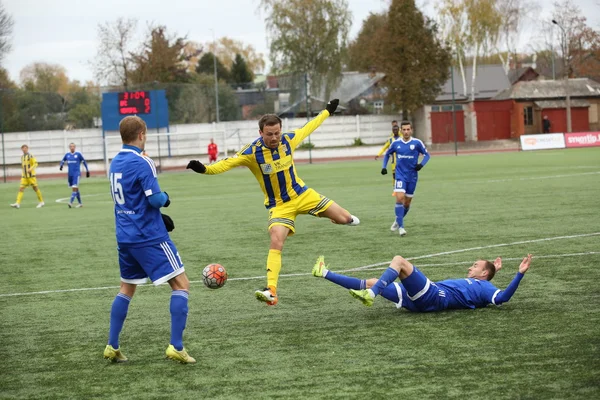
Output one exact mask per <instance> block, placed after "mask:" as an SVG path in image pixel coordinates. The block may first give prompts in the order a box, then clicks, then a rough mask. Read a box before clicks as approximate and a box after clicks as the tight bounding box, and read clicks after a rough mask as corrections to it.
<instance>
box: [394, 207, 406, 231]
mask: <svg viewBox="0 0 600 400" xmlns="http://www.w3.org/2000/svg"><path fill="white" fill-rule="evenodd" d="M394 211H395V212H396V223H397V224H398V226H400V227H402V228H403V227H404V204H402V203H396V208H394Z"/></svg>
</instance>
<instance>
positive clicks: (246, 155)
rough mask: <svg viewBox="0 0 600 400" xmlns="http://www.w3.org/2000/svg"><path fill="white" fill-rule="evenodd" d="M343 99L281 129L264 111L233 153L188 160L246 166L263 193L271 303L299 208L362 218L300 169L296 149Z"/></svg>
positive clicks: (214, 168)
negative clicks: (248, 139)
mask: <svg viewBox="0 0 600 400" xmlns="http://www.w3.org/2000/svg"><path fill="white" fill-rule="evenodd" d="M338 104H339V100H338V99H335V100H331V101H330V102H329V103H327V107H326V109H325V110H323V111H322V112H321V113H320V114H319V115H318V116H316V117H315V118H313V119H312V120H311V121H309V122H308V123H307V124H306V125H304V126H303V127H302V128H300V129H296V130H295V131H293V132H287V133H283V134H282V133H281V119H280V118H279V117H278V116H277V115H274V114H267V115H264V116H263V117H262V118H261V119H260V121H259V123H258V125H259V133H260V137H259V138H258V139H256V140H254V141H253V142H252V143H250V144H248V145H246V146H245V147H244V148H242V149H241V150H240V151H239V152H238V153H237V154H236V155H235V156H234V157H232V158H226V159H224V160H221V161H218V162H216V163H214V164H212V165H207V166H205V165H204V164H202V163H201V162H200V161H197V160H193V161H190V162H189V164H188V166H187V168H190V169H192V170H194V171H195V172H198V173H201V174H208V175H215V174H221V173H223V172H226V171H229V170H230V169H232V168H235V167H242V166H244V167H248V169H250V171H251V172H252V173H253V174H254V177H255V178H256V180H257V181H258V184H259V185H260V188H261V189H262V191H263V193H264V194H265V207H266V208H267V210H268V211H269V220H268V230H269V235H270V237H271V244H270V248H269V254H268V256H267V287H266V288H265V289H263V290H257V291H256V293H255V295H256V298H257V299H259V300H261V301H264V302H266V303H267V304H268V305H275V304H277V301H278V298H277V281H278V278H279V271H280V270H281V250H282V249H283V244H284V242H285V240H286V238H287V237H288V236H290V235H293V234H294V232H295V231H296V228H295V220H296V217H297V216H298V215H300V214H310V215H314V216H316V217H325V218H329V219H330V220H331V221H332V222H334V223H336V224H342V225H351V226H354V225H358V224H359V223H360V221H359V220H358V218H356V217H355V216H353V215H351V214H350V213H349V212H348V211H346V210H345V209H344V208H342V207H341V206H339V205H338V204H336V203H335V202H334V201H333V200H330V199H328V198H327V197H325V196H323V195H321V194H319V193H317V192H316V191H315V190H313V189H310V188H309V187H308V186H306V184H305V183H304V182H303V181H302V179H300V177H299V176H298V175H297V173H296V167H295V165H294V158H293V156H294V150H295V149H296V147H298V145H299V144H300V143H301V142H302V141H303V140H304V139H306V138H307V137H308V135H310V134H311V133H312V132H313V131H314V130H315V129H317V128H318V127H319V126H320V125H321V124H322V123H323V121H325V119H327V117H329V116H330V115H331V114H333V113H334V112H335V110H336V108H337V106H338Z"/></svg>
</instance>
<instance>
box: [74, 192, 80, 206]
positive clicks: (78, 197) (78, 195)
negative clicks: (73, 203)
mask: <svg viewBox="0 0 600 400" xmlns="http://www.w3.org/2000/svg"><path fill="white" fill-rule="evenodd" d="M75 193H77V201H78V202H79V204H81V195H80V194H79V190H78V191H77V192H75Z"/></svg>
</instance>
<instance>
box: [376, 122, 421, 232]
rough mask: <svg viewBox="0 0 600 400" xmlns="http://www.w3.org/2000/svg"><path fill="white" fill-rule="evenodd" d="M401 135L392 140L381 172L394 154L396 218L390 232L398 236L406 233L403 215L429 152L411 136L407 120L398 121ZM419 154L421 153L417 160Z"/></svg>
mask: <svg viewBox="0 0 600 400" xmlns="http://www.w3.org/2000/svg"><path fill="white" fill-rule="evenodd" d="M400 130H401V131H402V137H401V138H399V139H398V140H395V141H393V142H392V143H391V144H390V147H389V149H388V150H387V151H386V153H385V157H384V158H383V168H382V169H381V174H382V175H386V174H387V163H388V160H389V159H390V156H392V154H394V157H395V158H396V169H395V171H394V172H395V177H394V178H395V180H396V184H395V187H394V192H395V193H396V205H395V208H394V211H395V213H396V220H395V221H394V223H393V224H392V226H391V227H390V229H391V230H392V232H396V231H397V232H398V233H399V234H400V236H404V235H406V229H404V217H405V216H406V214H408V210H409V209H410V203H411V202H412V198H413V196H414V194H415V190H416V189H417V180H418V179H419V173H418V172H419V171H420V170H421V168H423V167H424V166H425V164H427V162H428V161H429V153H428V152H427V148H426V147H425V144H423V142H422V141H420V140H419V139H416V138H413V137H412V125H411V123H410V122H408V121H402V122H401V123H400ZM419 155H423V158H422V160H421V161H420V162H419Z"/></svg>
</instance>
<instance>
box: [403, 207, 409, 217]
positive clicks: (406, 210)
mask: <svg viewBox="0 0 600 400" xmlns="http://www.w3.org/2000/svg"><path fill="white" fill-rule="evenodd" d="M409 210H410V206H408V207H407V206H404V216H405V217H406V214H408V211H409Z"/></svg>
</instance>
